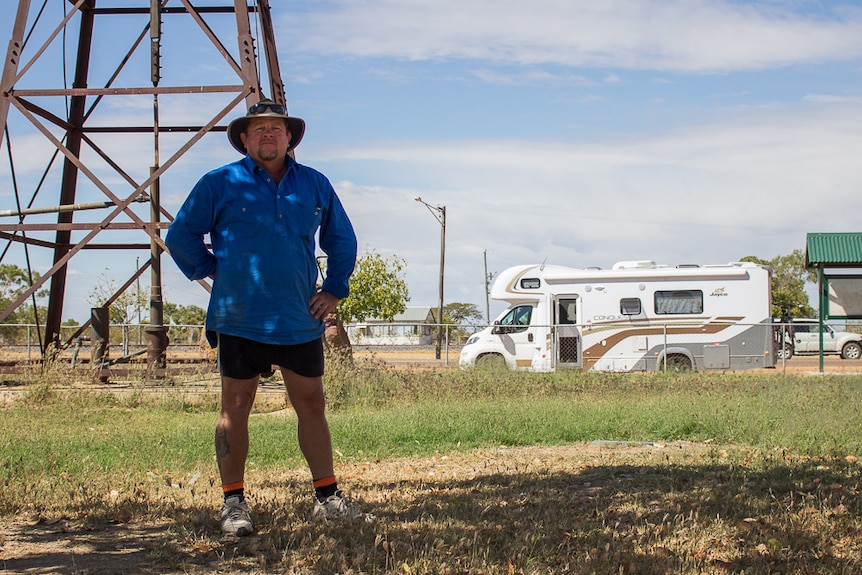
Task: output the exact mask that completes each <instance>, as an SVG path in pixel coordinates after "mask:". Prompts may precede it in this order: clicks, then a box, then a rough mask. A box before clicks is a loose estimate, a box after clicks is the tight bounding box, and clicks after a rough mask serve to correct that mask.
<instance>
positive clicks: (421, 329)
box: [344, 307, 437, 345]
mask: <svg viewBox="0 0 862 575" xmlns="http://www.w3.org/2000/svg"><path fill="white" fill-rule="evenodd" d="M436 325H437V323H436V322H435V320H434V310H433V308H430V307H408V308H407V309H405V310H404V313H400V314H398V315H396V316H395V317H394V318H392V321H385V320H382V319H379V318H368V319H366V320H365V321H363V322H359V323H349V324H345V326H344V327H345V329H346V330H347V336H348V337H349V338H350V342H351V343H352V344H354V345H432V344H433V343H434V328H435V326H436Z"/></svg>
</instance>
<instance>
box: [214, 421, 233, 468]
mask: <svg viewBox="0 0 862 575" xmlns="http://www.w3.org/2000/svg"><path fill="white" fill-rule="evenodd" d="M215 449H216V462H218V468H219V471H221V464H222V461H223V460H224V458H225V457H227V456H228V455H229V454H230V444H229V443H228V441H227V429H225V426H224V422H222V421H221V420H219V422H218V424H217V425H216V431H215Z"/></svg>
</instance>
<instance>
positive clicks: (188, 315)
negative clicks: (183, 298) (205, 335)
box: [163, 302, 207, 343]
mask: <svg viewBox="0 0 862 575" xmlns="http://www.w3.org/2000/svg"><path fill="white" fill-rule="evenodd" d="M163 311H164V316H165V317H164V319H165V325H169V326H171V327H170V334H171V340H172V341H173V342H175V343H176V342H180V341H183V342H186V343H197V342H199V341H200V338H201V334H200V329H199V328H196V327H188V326H201V325H204V323H205V322H206V319H207V311H206V310H205V309H203V308H201V307H198V306H196V305H177V304H175V303H170V302H165V304H164V309H163Z"/></svg>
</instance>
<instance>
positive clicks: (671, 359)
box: [667, 353, 691, 371]
mask: <svg viewBox="0 0 862 575" xmlns="http://www.w3.org/2000/svg"><path fill="white" fill-rule="evenodd" d="M667 370H668V371H691V360H690V359H689V358H688V357H687V356H685V355H682V354H681V353H672V354H670V355H668V356H667Z"/></svg>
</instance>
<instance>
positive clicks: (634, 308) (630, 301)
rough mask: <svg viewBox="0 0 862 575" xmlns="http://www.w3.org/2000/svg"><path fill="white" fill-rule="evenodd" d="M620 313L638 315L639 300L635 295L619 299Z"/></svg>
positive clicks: (639, 308)
mask: <svg viewBox="0 0 862 575" xmlns="http://www.w3.org/2000/svg"><path fill="white" fill-rule="evenodd" d="M620 313H621V314H623V315H640V313H641V300H640V298H637V297H624V298H623V299H621V300H620Z"/></svg>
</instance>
